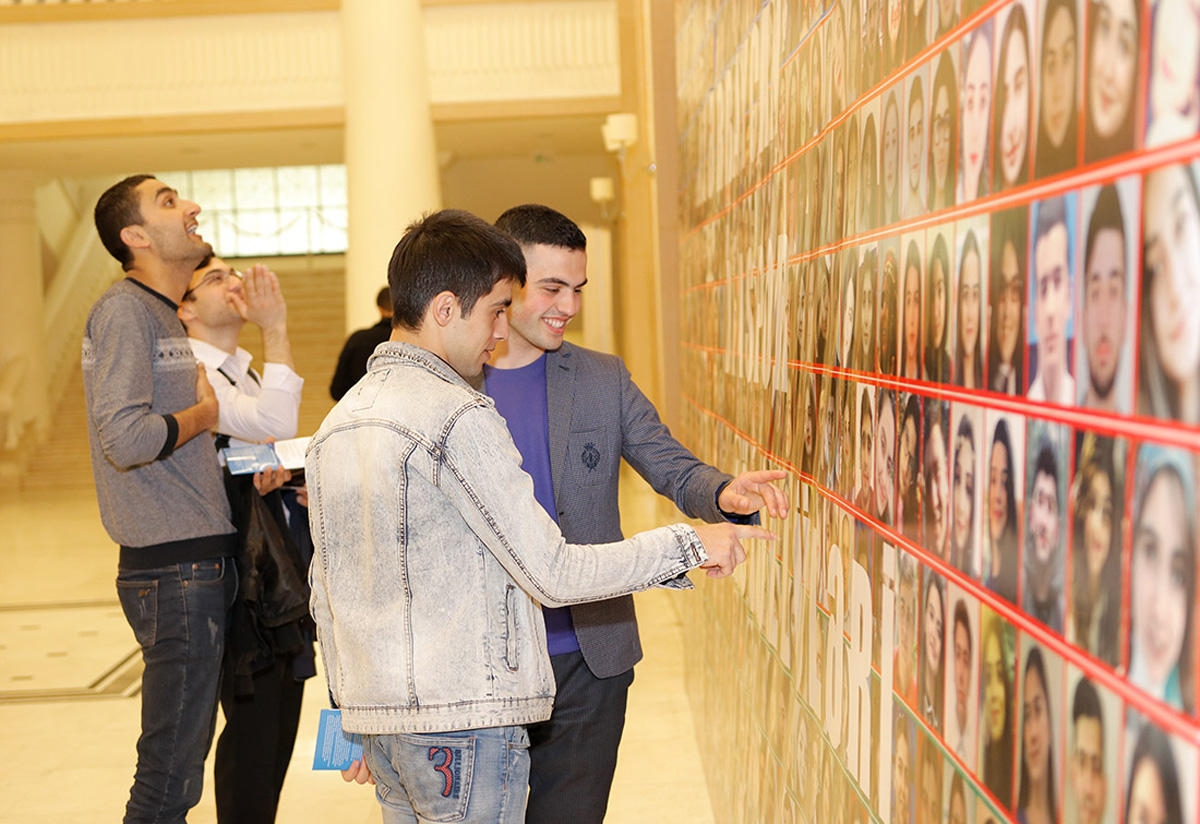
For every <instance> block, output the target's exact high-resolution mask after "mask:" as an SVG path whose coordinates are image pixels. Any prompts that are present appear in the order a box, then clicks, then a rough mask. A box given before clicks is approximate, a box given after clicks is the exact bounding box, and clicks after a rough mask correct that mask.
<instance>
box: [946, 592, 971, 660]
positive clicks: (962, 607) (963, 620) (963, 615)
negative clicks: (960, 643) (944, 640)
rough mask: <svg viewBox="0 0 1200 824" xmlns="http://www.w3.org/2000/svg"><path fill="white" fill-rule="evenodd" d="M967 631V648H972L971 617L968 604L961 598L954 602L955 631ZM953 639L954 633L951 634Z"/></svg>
mask: <svg viewBox="0 0 1200 824" xmlns="http://www.w3.org/2000/svg"><path fill="white" fill-rule="evenodd" d="M960 626H961V627H962V628H963V629H965V630H966V631H967V648H968V649H970V646H971V616H970V615H968V614H967V602H966V601H964V600H962V599H961V598H960V599H959V600H957V601H955V602H954V630H955V631H957V630H958V628H959V627H960ZM950 636H951V638H953V637H954V632H951V633H950Z"/></svg>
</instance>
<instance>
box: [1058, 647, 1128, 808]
mask: <svg viewBox="0 0 1200 824" xmlns="http://www.w3.org/2000/svg"><path fill="white" fill-rule="evenodd" d="M1065 713H1066V723H1067V736H1066V749H1065V761H1066V773H1065V775H1064V781H1063V786H1064V792H1063V796H1064V797H1063V805H1062V809H1063V820H1065V821H1070V822H1076V823H1077V824H1116V821H1117V820H1118V819H1117V816H1118V811H1117V798H1118V792H1119V789H1120V786H1121V780H1120V771H1119V767H1118V761H1119V759H1118V757H1117V756H1118V753H1119V742H1120V739H1121V704H1120V701H1119V700H1118V699H1117V697H1116V696H1115V695H1113V694H1112V693H1111V692H1109V691H1108V690H1107V689H1105V688H1104V687H1103V686H1102V685H1100V684H1097V683H1096V682H1095V681H1093V680H1092V679H1090V678H1088V677H1087V676H1086V675H1085V674H1084V673H1083V672H1082V671H1081V670H1079V669H1078V668H1076V667H1074V666H1070V665H1068V666H1067V703H1066V708H1065Z"/></svg>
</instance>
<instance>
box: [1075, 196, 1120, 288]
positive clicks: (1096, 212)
mask: <svg viewBox="0 0 1200 824" xmlns="http://www.w3.org/2000/svg"><path fill="white" fill-rule="evenodd" d="M1107 229H1111V230H1113V231H1115V232H1119V233H1120V235H1121V243H1122V244H1124V243H1125V219H1124V216H1123V215H1122V213H1121V199H1120V198H1119V197H1117V187H1116V186H1114V185H1112V184H1111V183H1106V184H1104V185H1103V186H1101V187H1100V192H1099V194H1097V195H1096V206H1095V208H1094V209H1092V217H1091V220H1089V221H1088V228H1087V238H1086V243H1085V246H1084V251H1083V261H1084V263H1083V270H1084V272H1085V273H1086V272H1087V270H1088V268H1089V267H1090V266H1091V264H1092V252H1093V251H1094V248H1095V245H1096V237H1097V236H1098V235H1099V234H1100V233H1101V232H1103V231H1105V230H1107ZM1123 251H1124V250H1123V249H1122V252H1123ZM1121 263H1122V268H1123V265H1124V263H1125V258H1124V257H1123V256H1122V258H1121ZM1086 277H1087V276H1086V274H1085V275H1084V284H1085V288H1084V289H1083V294H1084V295H1085V296H1086V295H1087V289H1086V282H1087V281H1086Z"/></svg>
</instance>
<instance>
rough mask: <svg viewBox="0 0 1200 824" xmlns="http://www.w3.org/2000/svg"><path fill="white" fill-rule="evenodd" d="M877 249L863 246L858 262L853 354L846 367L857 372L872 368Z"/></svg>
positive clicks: (877, 289)
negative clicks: (848, 365) (855, 330)
mask: <svg viewBox="0 0 1200 824" xmlns="http://www.w3.org/2000/svg"><path fill="white" fill-rule="evenodd" d="M878 281H879V253H878V251H877V249H876V247H875V246H867V247H866V248H864V249H863V254H862V259H861V260H860V261H859V264H858V283H857V286H858V299H857V300H855V301H854V325H855V327H856V328H857V332H855V343H854V354H853V356H852V357H851V358H850V367H851V368H852V369H857V370H858V371H860V372H874V371H875V339H876V336H875V316H876V306H875V301H876V295H877V294H878V291H879V286H878Z"/></svg>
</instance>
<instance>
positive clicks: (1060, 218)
mask: <svg viewBox="0 0 1200 824" xmlns="http://www.w3.org/2000/svg"><path fill="white" fill-rule="evenodd" d="M1059 224H1062V227H1063V228H1064V229H1065V228H1066V227H1067V204H1066V200H1065V199H1064V198H1063V197H1062V196H1061V195H1059V196H1057V197H1051V198H1048V199H1046V200H1043V201H1042V202H1041V203H1039V204H1038V210H1037V224H1036V225H1035V226H1034V233H1033V247H1034V248H1035V249H1036V248H1037V245H1038V244H1039V243H1041V242H1042V238H1044V237H1045V236H1046V235H1047V234H1049V232H1050V230H1051V229H1053V228H1054V227H1055V226H1058V225H1059Z"/></svg>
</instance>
